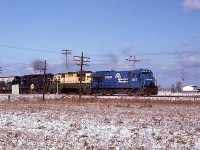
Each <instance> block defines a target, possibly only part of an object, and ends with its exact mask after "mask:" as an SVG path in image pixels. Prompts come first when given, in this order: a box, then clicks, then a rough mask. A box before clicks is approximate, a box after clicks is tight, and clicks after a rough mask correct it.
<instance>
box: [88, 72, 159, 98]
mask: <svg viewBox="0 0 200 150" xmlns="http://www.w3.org/2000/svg"><path fill="white" fill-rule="evenodd" d="M91 93H92V94H102V95H106V94H111V95H113V94H129V95H157V93H158V87H157V85H156V80H155V78H154V76H153V72H152V71H150V70H148V69H138V70H133V71H97V72H95V73H93V74H92V83H91Z"/></svg>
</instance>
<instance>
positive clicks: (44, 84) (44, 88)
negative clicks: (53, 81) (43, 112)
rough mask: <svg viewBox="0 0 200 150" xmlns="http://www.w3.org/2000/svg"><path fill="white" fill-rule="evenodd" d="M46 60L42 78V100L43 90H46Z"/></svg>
mask: <svg viewBox="0 0 200 150" xmlns="http://www.w3.org/2000/svg"><path fill="white" fill-rule="evenodd" d="M46 69H47V67H46V60H45V61H44V79H43V96H42V98H43V100H44V99H45V92H46Z"/></svg>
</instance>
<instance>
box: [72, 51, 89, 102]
mask: <svg viewBox="0 0 200 150" xmlns="http://www.w3.org/2000/svg"><path fill="white" fill-rule="evenodd" d="M74 58H75V59H74V61H75V62H77V63H76V65H77V66H80V80H79V99H81V95H82V74H83V66H89V65H88V64H85V63H86V62H90V61H88V60H89V59H90V57H83V52H82V54H81V56H74ZM84 59H87V60H84Z"/></svg>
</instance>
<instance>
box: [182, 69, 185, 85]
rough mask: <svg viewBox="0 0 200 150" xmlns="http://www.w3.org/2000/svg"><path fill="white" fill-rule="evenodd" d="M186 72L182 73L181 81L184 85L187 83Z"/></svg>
mask: <svg viewBox="0 0 200 150" xmlns="http://www.w3.org/2000/svg"><path fill="white" fill-rule="evenodd" d="M185 74H186V73H185V72H184V70H183V72H181V80H182V81H183V85H184V82H185Z"/></svg>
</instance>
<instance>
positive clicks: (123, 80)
mask: <svg viewBox="0 0 200 150" xmlns="http://www.w3.org/2000/svg"><path fill="white" fill-rule="evenodd" d="M115 78H117V79H118V82H120V83H126V82H128V78H122V77H121V75H120V73H116V75H115Z"/></svg>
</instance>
